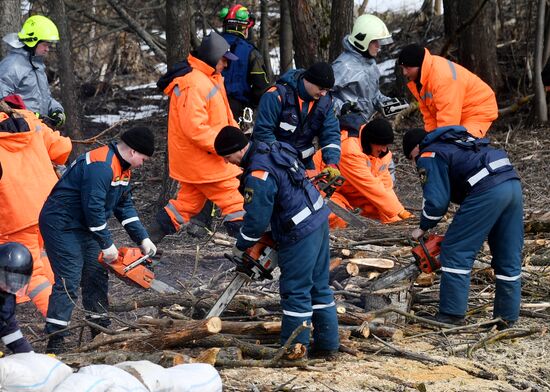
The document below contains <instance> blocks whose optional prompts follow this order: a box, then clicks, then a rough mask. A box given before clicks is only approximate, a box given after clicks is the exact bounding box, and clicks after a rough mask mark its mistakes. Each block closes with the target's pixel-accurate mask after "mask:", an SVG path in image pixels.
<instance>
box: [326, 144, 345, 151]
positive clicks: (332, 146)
mask: <svg viewBox="0 0 550 392" xmlns="http://www.w3.org/2000/svg"><path fill="white" fill-rule="evenodd" d="M325 148H336V149H338V150H342V148H341V147H340V146H339V145H338V144H334V143H331V144H327V145H326V146H324V147H323V148H321V150H324V149H325Z"/></svg>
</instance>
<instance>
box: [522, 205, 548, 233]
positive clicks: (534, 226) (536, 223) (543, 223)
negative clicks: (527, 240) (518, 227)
mask: <svg viewBox="0 0 550 392" xmlns="http://www.w3.org/2000/svg"><path fill="white" fill-rule="evenodd" d="M536 215H537V214H535V213H534V214H532V215H531V217H530V219H529V220H528V221H526V222H525V223H524V231H525V233H535V234H536V233H548V232H550V211H549V212H546V213H544V214H543V215H540V216H536Z"/></svg>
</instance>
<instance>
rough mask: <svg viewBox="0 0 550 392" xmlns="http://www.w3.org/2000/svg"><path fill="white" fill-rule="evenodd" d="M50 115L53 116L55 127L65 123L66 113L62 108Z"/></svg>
mask: <svg viewBox="0 0 550 392" xmlns="http://www.w3.org/2000/svg"><path fill="white" fill-rule="evenodd" d="M48 117H49V118H51V120H52V123H53V125H54V126H55V127H60V126H62V125H63V124H65V119H66V116H65V113H64V112H62V111H61V110H56V111H55V112H52V113H50V115H49V116H48Z"/></svg>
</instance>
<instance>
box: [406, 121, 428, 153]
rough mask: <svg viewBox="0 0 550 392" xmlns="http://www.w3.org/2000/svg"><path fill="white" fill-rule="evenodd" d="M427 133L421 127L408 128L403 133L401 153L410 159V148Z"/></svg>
mask: <svg viewBox="0 0 550 392" xmlns="http://www.w3.org/2000/svg"><path fill="white" fill-rule="evenodd" d="M427 134H428V133H427V132H426V131H425V130H424V129H422V128H412V129H409V130H408V131H407V132H406V133H405V135H403V154H405V157H406V158H407V159H410V157H409V156H410V155H411V152H412V150H414V148H415V147H416V145H417V144H420V142H422V140H424V138H425V137H426V135H427Z"/></svg>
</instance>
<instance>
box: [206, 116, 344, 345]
mask: <svg viewBox="0 0 550 392" xmlns="http://www.w3.org/2000/svg"><path fill="white" fill-rule="evenodd" d="M214 147H215V149H216V152H217V154H218V155H220V156H222V157H224V159H225V160H226V162H230V163H233V164H235V165H239V166H240V167H242V168H243V175H242V177H241V186H240V190H241V192H242V193H243V197H244V201H245V204H244V208H245V210H246V214H245V216H244V221H243V225H242V227H241V230H240V233H239V235H238V236H237V243H236V245H235V247H234V248H233V254H234V255H235V256H237V257H240V258H242V255H243V252H244V251H245V250H246V249H247V248H249V247H251V246H253V245H254V244H255V243H256V242H257V241H258V240H259V239H260V237H262V235H263V234H264V232H265V231H266V230H268V227H269V226H270V225H271V234H272V237H273V240H274V241H275V243H276V246H277V252H278V261H279V268H280V270H281V277H280V283H279V284H280V286H279V291H280V295H281V306H282V308H283V318H282V327H281V336H280V339H281V344H284V343H285V342H286V340H287V339H288V338H289V337H290V335H291V334H292V332H293V331H294V330H295V329H296V328H297V327H298V326H300V325H302V324H303V323H304V322H305V323H307V324H313V347H312V349H311V350H309V334H310V333H309V331H308V330H307V329H306V330H305V331H303V332H301V333H300V334H299V335H298V336H297V337H296V339H295V340H294V342H293V343H301V344H303V345H304V346H306V348H308V350H309V351H310V352H312V353H315V354H318V355H331V354H332V353H334V352H335V351H337V350H338V347H339V341H338V319H337V316H336V308H335V303H334V296H333V293H332V290H331V289H330V287H329V281H328V276H329V275H328V274H329V261H330V260H329V259H330V253H329V229H328V219H327V218H328V215H329V213H330V211H329V209H328V207H326V205H325V203H324V200H323V198H322V196H321V194H320V193H319V191H318V190H317V189H316V188H315V187H314V186H313V185H312V184H311V182H310V181H308V180H307V178H305V170H304V167H303V165H301V164H300V162H299V160H298V159H297V151H296V150H295V149H294V148H293V147H292V146H290V145H289V144H287V143H283V142H273V143H271V144H270V145H268V144H266V143H263V142H249V141H248V139H247V137H246V135H244V134H243V133H242V132H241V131H240V129H238V128H236V127H231V126H227V127H224V128H222V130H221V131H220V133H219V134H218V136H217V137H216V140H215V142H214Z"/></svg>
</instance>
